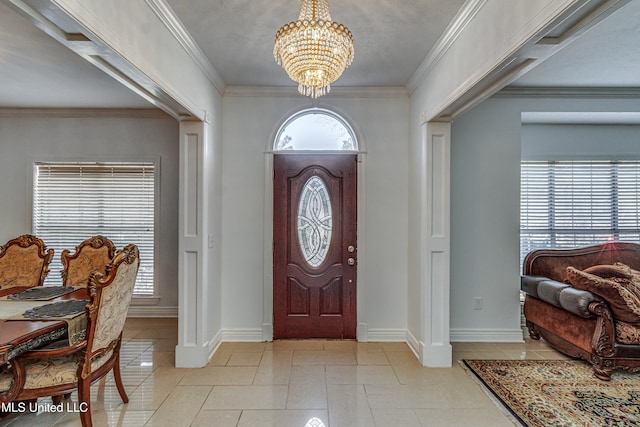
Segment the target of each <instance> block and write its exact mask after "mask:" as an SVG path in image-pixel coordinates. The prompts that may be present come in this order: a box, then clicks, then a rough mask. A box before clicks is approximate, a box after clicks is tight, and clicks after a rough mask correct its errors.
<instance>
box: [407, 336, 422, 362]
mask: <svg viewBox="0 0 640 427" xmlns="http://www.w3.org/2000/svg"><path fill="white" fill-rule="evenodd" d="M407 345H408V346H409V348H410V349H411V351H412V352H413V355H414V356H416V359H418V360H420V341H418V339H417V338H416V337H415V336H414V335H413V334H412V333H411V331H407Z"/></svg>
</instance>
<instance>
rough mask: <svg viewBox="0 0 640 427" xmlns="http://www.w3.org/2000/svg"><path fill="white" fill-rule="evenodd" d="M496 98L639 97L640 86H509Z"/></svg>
mask: <svg viewBox="0 0 640 427" xmlns="http://www.w3.org/2000/svg"><path fill="white" fill-rule="evenodd" d="M493 97H494V98H612V99H638V98H640V87H525V86H508V87H505V88H504V89H502V90H501V91H499V92H497V93H495V94H494V95H493Z"/></svg>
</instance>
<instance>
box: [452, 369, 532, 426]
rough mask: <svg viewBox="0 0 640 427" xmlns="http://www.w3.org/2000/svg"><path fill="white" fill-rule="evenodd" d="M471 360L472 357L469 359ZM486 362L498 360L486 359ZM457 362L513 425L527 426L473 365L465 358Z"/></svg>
mask: <svg viewBox="0 0 640 427" xmlns="http://www.w3.org/2000/svg"><path fill="white" fill-rule="evenodd" d="M469 360H472V359H469ZM486 362H500V360H487V361H486ZM458 363H460V365H461V366H462V367H463V368H464V370H465V372H466V373H467V374H468V375H469V376H470V377H471V378H472V379H473V380H474V381H475V382H476V384H478V385H479V386H480V388H481V389H482V391H484V393H485V394H486V395H487V397H488V398H489V399H490V400H491V401H492V402H493V404H494V405H496V407H497V408H498V410H500V412H502V414H503V415H504V416H505V417H507V418H508V419H509V421H511V422H512V423H513V424H514V425H516V426H518V427H527V424H526V423H525V422H524V421H523V420H522V419H521V418H520V417H519V416H518V415H517V414H516V413H515V412H513V411H512V410H511V408H510V407H509V405H507V404H506V403H505V401H504V400H502V399H501V398H500V396H498V395H497V394H495V393H494V392H493V390H491V387H489V386H488V385H487V383H485V382H484V380H483V379H482V378H481V377H480V376H479V375H478V374H477V373H476V371H475V370H474V369H473V367H471V366H469V365H468V364H467V360H466V359H463V360H459V361H458Z"/></svg>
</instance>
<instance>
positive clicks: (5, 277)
mask: <svg viewBox="0 0 640 427" xmlns="http://www.w3.org/2000/svg"><path fill="white" fill-rule="evenodd" d="M52 258H53V249H49V250H47V247H46V246H45V244H44V242H43V241H42V239H39V238H37V237H36V236H33V235H31V234H23V235H22V236H19V237H16V238H15V239H11V240H9V241H8V242H7V243H5V244H4V245H2V246H0V289H6V288H14V287H25V288H32V287H34V286H42V284H43V283H44V278H45V277H46V276H47V274H48V273H49V264H50V263H51V259H52Z"/></svg>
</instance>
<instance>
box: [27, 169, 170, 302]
mask: <svg viewBox="0 0 640 427" xmlns="http://www.w3.org/2000/svg"><path fill="white" fill-rule="evenodd" d="M27 163H28V165H29V167H27V173H28V175H29V182H28V185H29V194H30V197H29V198H28V204H29V206H28V214H29V215H28V221H29V227H30V229H31V230H32V233H33V232H34V219H35V218H34V208H35V205H34V196H35V184H36V168H37V166H38V165H39V164H70V165H73V164H77V165H80V164H105V165H108V164H127V163H131V164H141V163H149V164H152V165H153V168H154V177H153V185H154V200H153V275H152V277H153V291H152V293H151V294H133V297H132V305H157V304H158V303H159V302H160V295H159V285H158V265H159V246H158V245H159V235H160V234H159V232H160V230H159V225H160V215H161V213H160V195H161V187H160V182H161V180H160V175H161V158H160V156H151V157H150V156H145V157H142V156H141V157H132V158H127V159H121V158H114V157H104V158H102V157H99V158H95V157H93V158H69V157H62V158H61V157H55V158H30V159H28V162H27ZM87 237H90V236H87ZM105 237H107V238H109V236H105ZM44 243H45V244H47V242H46V241H45V242H44ZM77 243H78V244H79V243H80V241H78V242H77ZM65 249H69V250H70V251H71V252H73V251H74V249H75V246H74V247H73V248H65ZM119 249H122V247H120V246H118V247H116V250H119ZM54 257H57V258H59V257H60V253H59V252H58V251H56V253H55V254H54ZM49 274H59V272H56V271H51V272H50V273H49Z"/></svg>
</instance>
